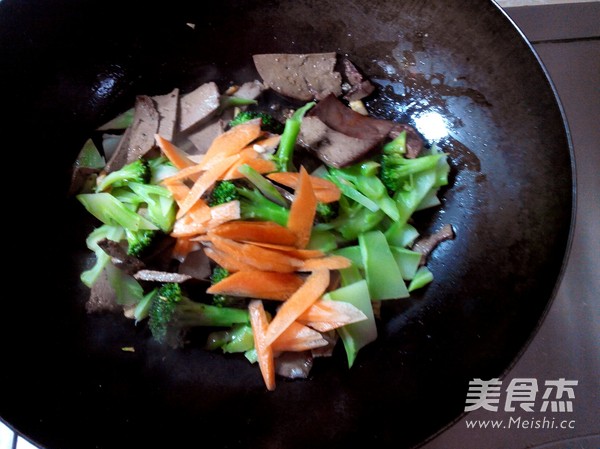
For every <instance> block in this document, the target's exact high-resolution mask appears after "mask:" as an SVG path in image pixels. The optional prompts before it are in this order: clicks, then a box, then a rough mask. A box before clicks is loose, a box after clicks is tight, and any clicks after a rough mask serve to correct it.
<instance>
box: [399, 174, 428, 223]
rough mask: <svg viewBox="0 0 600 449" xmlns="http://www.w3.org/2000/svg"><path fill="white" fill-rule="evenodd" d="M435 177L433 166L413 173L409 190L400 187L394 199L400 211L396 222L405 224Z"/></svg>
mask: <svg viewBox="0 0 600 449" xmlns="http://www.w3.org/2000/svg"><path fill="white" fill-rule="evenodd" d="M435 179H436V171H435V167H434V168H430V169H428V170H424V171H422V172H420V173H416V174H414V175H413V186H412V188H411V189H410V190H402V189H401V190H399V191H398V192H397V193H396V195H395V196H394V200H395V201H396V205H397V206H398V212H399V213H400V218H399V219H398V223H401V224H405V223H406V222H407V221H408V219H409V218H410V217H411V215H412V214H413V213H414V212H415V211H416V210H417V207H419V204H421V201H423V198H425V197H426V196H427V193H428V192H429V191H430V190H431V188H432V187H433V185H434V183H435Z"/></svg>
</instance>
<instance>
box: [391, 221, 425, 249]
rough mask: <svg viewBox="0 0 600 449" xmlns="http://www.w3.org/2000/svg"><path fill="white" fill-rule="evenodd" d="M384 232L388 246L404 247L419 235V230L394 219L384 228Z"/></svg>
mask: <svg viewBox="0 0 600 449" xmlns="http://www.w3.org/2000/svg"><path fill="white" fill-rule="evenodd" d="M384 234H385V238H386V239H387V241H388V243H389V244H390V246H398V247H401V248H404V247H406V246H409V245H411V244H412V243H413V242H414V241H415V239H416V238H417V237H418V236H419V231H417V230H416V229H415V227H414V226H412V225H410V224H408V223H404V222H402V223H401V222H399V221H396V222H394V223H392V225H391V226H390V227H388V228H387V229H386V230H385V232H384Z"/></svg>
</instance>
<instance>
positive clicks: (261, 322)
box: [238, 125, 275, 391]
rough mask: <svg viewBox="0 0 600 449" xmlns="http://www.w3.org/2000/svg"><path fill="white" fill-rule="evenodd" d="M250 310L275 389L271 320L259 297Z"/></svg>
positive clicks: (268, 381) (261, 359) (265, 371)
mask: <svg viewBox="0 0 600 449" xmlns="http://www.w3.org/2000/svg"><path fill="white" fill-rule="evenodd" d="M238 126H240V125H238ZM248 312H249V313H250V326H252V334H253V336H254V348H255V349H256V357H257V359H258V366H259V367H260V372H261V374H262V377H263V380H264V382H265V386H266V387H267V390H269V391H273V390H275V360H274V358H273V348H272V347H271V345H270V344H269V343H267V342H266V338H265V333H266V331H267V329H268V326H269V320H268V319H267V314H266V312H265V308H264V306H263V303H262V301H260V300H258V299H255V300H252V301H250V303H249V304H248Z"/></svg>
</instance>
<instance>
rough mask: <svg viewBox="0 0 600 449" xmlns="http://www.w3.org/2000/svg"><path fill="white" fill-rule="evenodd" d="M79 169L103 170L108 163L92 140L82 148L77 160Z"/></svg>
mask: <svg viewBox="0 0 600 449" xmlns="http://www.w3.org/2000/svg"><path fill="white" fill-rule="evenodd" d="M75 165H76V166H77V167H89V168H97V169H100V168H103V167H104V166H105V165H106V161H105V160H104V158H103V157H102V155H101V154H100V151H98V148H97V147H96V144H94V141H93V140H92V139H88V140H86V141H85V143H84V144H83V147H81V150H80V151H79V155H78V156H77V159H76V160H75Z"/></svg>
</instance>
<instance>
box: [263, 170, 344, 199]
mask: <svg viewBox="0 0 600 449" xmlns="http://www.w3.org/2000/svg"><path fill="white" fill-rule="evenodd" d="M267 178H269V179H270V180H271V181H275V182H277V183H279V184H281V185H284V186H286V187H290V188H292V189H296V186H297V185H298V182H299V180H300V173H297V172H273V173H269V174H268V175H267ZM310 183H311V184H312V186H313V189H314V191H315V196H316V197H317V200H318V201H320V202H322V203H331V202H333V201H338V200H339V199H340V196H341V195H342V192H341V191H340V189H339V187H338V186H336V185H335V184H334V183H333V182H331V181H329V180H328V179H323V178H319V177H318V176H312V175H310Z"/></svg>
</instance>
